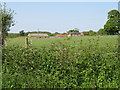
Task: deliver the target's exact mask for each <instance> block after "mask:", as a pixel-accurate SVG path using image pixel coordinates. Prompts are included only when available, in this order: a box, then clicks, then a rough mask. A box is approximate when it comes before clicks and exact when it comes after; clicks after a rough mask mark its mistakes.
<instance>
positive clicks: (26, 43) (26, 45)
mask: <svg viewBox="0 0 120 90" xmlns="http://www.w3.org/2000/svg"><path fill="white" fill-rule="evenodd" d="M25 48H28V38H25Z"/></svg>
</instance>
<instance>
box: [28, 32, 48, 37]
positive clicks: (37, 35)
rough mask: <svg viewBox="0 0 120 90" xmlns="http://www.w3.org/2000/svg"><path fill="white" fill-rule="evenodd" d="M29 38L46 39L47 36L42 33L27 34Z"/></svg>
mask: <svg viewBox="0 0 120 90" xmlns="http://www.w3.org/2000/svg"><path fill="white" fill-rule="evenodd" d="M28 36H29V37H39V38H48V37H49V36H48V34H43V33H30V34H28Z"/></svg>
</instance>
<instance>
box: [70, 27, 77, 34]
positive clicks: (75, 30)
mask: <svg viewBox="0 0 120 90" xmlns="http://www.w3.org/2000/svg"><path fill="white" fill-rule="evenodd" d="M69 32H79V29H78V28H74V29H73V30H69V31H68V33H69Z"/></svg>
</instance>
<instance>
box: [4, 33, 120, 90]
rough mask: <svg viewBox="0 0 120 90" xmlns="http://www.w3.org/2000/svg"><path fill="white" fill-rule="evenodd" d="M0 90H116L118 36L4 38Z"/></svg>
mask: <svg viewBox="0 0 120 90" xmlns="http://www.w3.org/2000/svg"><path fill="white" fill-rule="evenodd" d="M2 55H3V56H2V57H3V60H2V63H3V65H2V72H3V73H2V77H3V84H2V86H3V88H119V87H120V84H119V82H120V79H119V76H120V73H119V71H120V63H119V60H118V56H119V53H118V36H117V35H113V36H112V35H107V36H81V37H65V38H29V48H25V38H24V37H19V38H8V39H7V46H6V47H5V48H3V54H2Z"/></svg>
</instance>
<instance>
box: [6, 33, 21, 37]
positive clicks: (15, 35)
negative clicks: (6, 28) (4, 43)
mask: <svg viewBox="0 0 120 90" xmlns="http://www.w3.org/2000/svg"><path fill="white" fill-rule="evenodd" d="M19 36H20V35H19V33H8V36H7V38H16V37H19Z"/></svg>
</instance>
